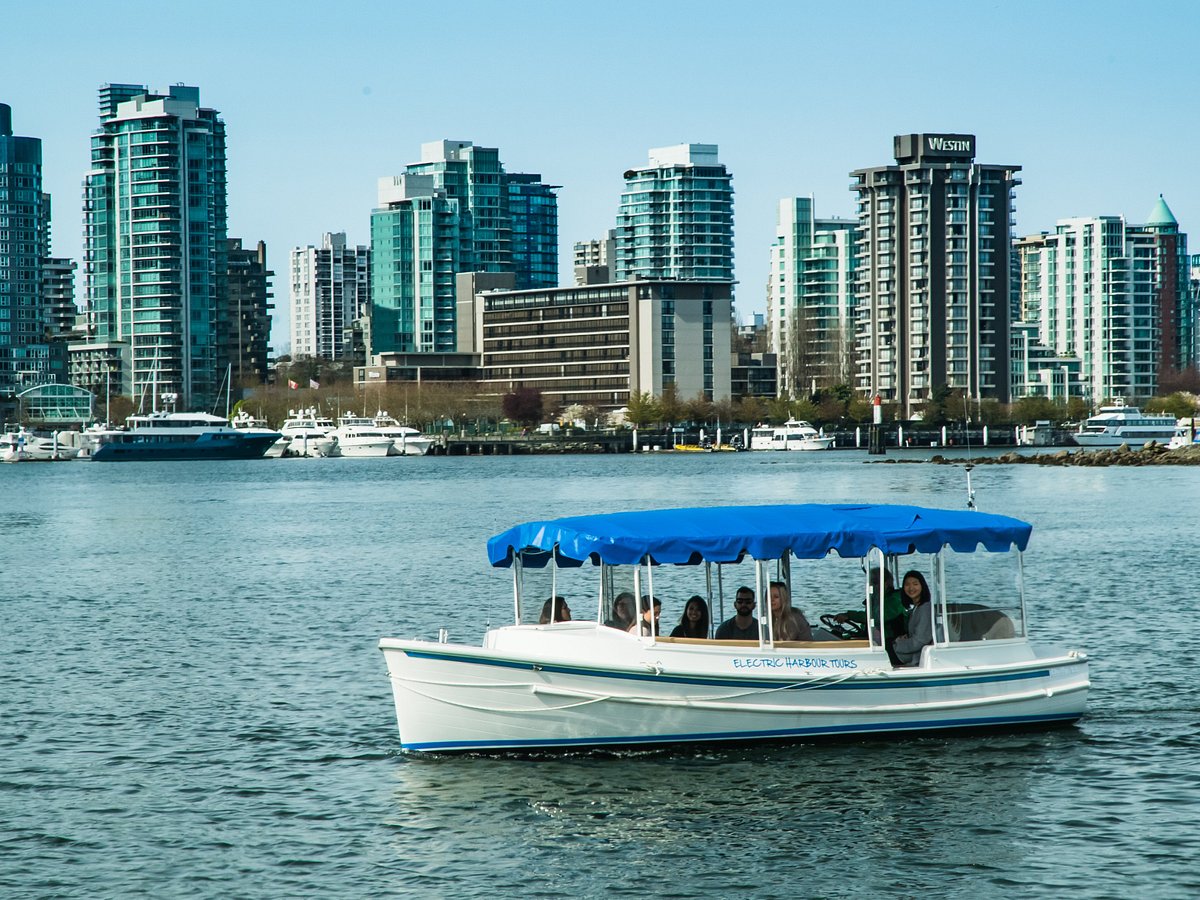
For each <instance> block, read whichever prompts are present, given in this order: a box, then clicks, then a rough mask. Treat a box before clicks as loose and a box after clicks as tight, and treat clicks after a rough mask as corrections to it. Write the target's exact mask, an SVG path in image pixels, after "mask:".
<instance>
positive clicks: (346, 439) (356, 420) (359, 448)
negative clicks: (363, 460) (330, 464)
mask: <svg viewBox="0 0 1200 900" xmlns="http://www.w3.org/2000/svg"><path fill="white" fill-rule="evenodd" d="M332 437H334V438H336V439H337V444H336V446H335V447H334V449H333V453H332V455H333V456H387V455H388V454H389V453H390V452H391V449H392V439H391V438H390V437H388V436H387V435H385V434H384V433H383V432H382V431H380V430H379V428H378V427H376V425H375V421H374V420H373V419H368V418H367V417H366V416H355V415H347V416H341V417H340V418H339V419H338V425H337V428H335V429H334V430H333V432H332Z"/></svg>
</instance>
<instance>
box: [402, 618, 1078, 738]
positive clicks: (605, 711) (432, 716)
mask: <svg viewBox="0 0 1200 900" xmlns="http://www.w3.org/2000/svg"><path fill="white" fill-rule="evenodd" d="M597 631H599V632H600V634H597ZM609 631H611V630H610V629H602V628H600V629H598V627H597V626H595V625H594V624H587V625H583V624H572V625H558V626H549V627H548V628H547V627H541V626H515V627H512V628H508V629H497V630H496V631H493V632H491V633H489V635H488V641H487V642H486V643H487V645H488V646H485V647H483V648H479V647H466V646H458V645H451V644H440V643H432V642H425V641H403V640H395V639H386V638H385V639H384V640H383V641H381V642H380V649H381V650H382V651H383V653H384V656H385V658H386V660H387V665H388V671H389V674H390V677H391V681H392V689H393V697H394V700H395V707H396V717H397V723H398V725H399V730H400V740H401V744H402V745H403V747H404V748H405V749H406V750H415V751H463V750H504V749H532V748H554V747H559V748H566V747H598V746H629V745H639V744H663V743H696V742H701V743H704V742H724V741H754V740H786V739H803V738H813V737H819V736H831V735H845V734H871V733H879V732H898V731H926V730H941V729H950V728H981V727H994V726H1002V725H1007V726H1013V725H1031V724H1038V723H1041V724H1051V723H1058V722H1069V721H1073V720H1074V719H1077V718H1078V717H1079V716H1081V715H1082V714H1083V712H1084V705H1085V701H1086V694H1087V688H1088V675H1087V662H1086V656H1083V655H1081V654H1075V653H1073V652H1072V653H1068V652H1066V651H1053V652H1051V653H1049V654H1037V653H1035V652H1034V650H1033V649H1032V647H1031V645H1030V644H1029V643H1028V642H1027V641H1025V640H1023V639H1019V640H1010V641H993V642H989V643H988V645H987V646H981V645H978V644H976V645H972V646H971V647H966V646H961V647H954V646H940V647H935V648H930V649H929V650H927V651H926V658H925V661H924V663H923V665H922V666H921V667H919V668H912V669H893V668H892V667H891V665H890V664H889V662H888V659H887V656H886V655H885V654H884V653H883V652H882V651H881V650H870V649H867V648H866V647H865V646H857V647H851V646H849V645H845V646H839V645H837V644H819V643H818V644H806V645H794V646H788V647H786V648H783V647H779V648H774V649H769V648H768V649H760V648H759V647H758V646H757V645H751V644H749V643H746V644H742V645H736V644H726V643H724V642H722V643H721V644H716V643H714V642H711V641H708V642H702V643H699V644H685V643H668V642H659V643H656V644H650V643H648V642H647V641H646V640H644V639H639V638H636V637H633V636H629V635H626V634H624V633H623V632H617V631H611V634H605V632H609ZM529 635H532V636H533V638H534V640H533V641H532V642H531V641H530V640H529V639H528V637H527V636H529ZM496 645H504V649H501V648H500V647H499V646H496Z"/></svg>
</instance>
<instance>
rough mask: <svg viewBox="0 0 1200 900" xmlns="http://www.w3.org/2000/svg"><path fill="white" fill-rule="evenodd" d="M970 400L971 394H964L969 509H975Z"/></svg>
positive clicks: (964, 430)
mask: <svg viewBox="0 0 1200 900" xmlns="http://www.w3.org/2000/svg"><path fill="white" fill-rule="evenodd" d="M970 402H971V401H970V395H969V394H963V434H964V435H965V436H966V439H967V464H966V466H964V468H965V469H966V470H967V509H975V508H976V506H975V489H974V488H973V487H971V470H972V469H974V468H975V463H973V462H971V410H970V406H969V404H970Z"/></svg>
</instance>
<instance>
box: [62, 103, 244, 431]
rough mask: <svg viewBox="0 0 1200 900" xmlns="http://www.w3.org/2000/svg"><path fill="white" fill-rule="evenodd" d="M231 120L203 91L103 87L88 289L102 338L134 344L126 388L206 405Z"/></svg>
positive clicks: (222, 322)
mask: <svg viewBox="0 0 1200 900" xmlns="http://www.w3.org/2000/svg"><path fill="white" fill-rule="evenodd" d="M227 251H228V245H227V243H226V181H225V123H224V122H223V121H222V120H221V119H220V118H219V115H218V113H217V111H216V110H215V109H208V108H205V107H202V106H200V89H199V88H196V87H189V86H186V85H172V86H171V87H170V88H169V89H168V90H167V91H166V92H165V93H152V92H151V91H149V90H147V88H146V87H144V86H142V85H132V84H109V85H105V86H104V87H102V88H101V89H100V128H99V130H97V131H96V132H95V133H94V134H93V135H92V170H91V171H90V172H88V174H87V176H86V178H85V181H84V265H83V270H84V272H83V274H84V290H85V297H86V309H87V316H88V324H89V331H90V332H91V333H92V334H93V335H94V337H95V340H96V341H98V342H101V343H104V344H106V345H108V344H118V345H122V346H123V347H124V348H125V349H124V351H123V354H122V355H123V356H124V358H125V360H126V361H127V362H126V364H123V365H122V366H121V367H120V378H121V385H120V390H121V393H124V394H129V395H131V396H133V397H134V398H135V399H139V400H141V399H142V398H145V405H146V406H147V407H148V406H149V405H150V403H151V399H150V398H151V396H152V395H154V396H155V399H156V398H157V396H158V395H161V394H163V393H164V392H170V393H174V394H176V395H177V396H178V400H179V403H180V405H181V406H182V407H184V408H199V409H202V408H207V407H210V406H212V405H213V403H214V402H215V401H216V399H217V397H218V395H219V394H220V393H221V391H222V386H223V382H224V379H225V371H226V363H227V358H226V355H225V353H224V350H225V347H224V346H223V336H224V335H226V334H227V333H228V322H227V319H228V315H229V311H228V289H227V272H228V268H227Z"/></svg>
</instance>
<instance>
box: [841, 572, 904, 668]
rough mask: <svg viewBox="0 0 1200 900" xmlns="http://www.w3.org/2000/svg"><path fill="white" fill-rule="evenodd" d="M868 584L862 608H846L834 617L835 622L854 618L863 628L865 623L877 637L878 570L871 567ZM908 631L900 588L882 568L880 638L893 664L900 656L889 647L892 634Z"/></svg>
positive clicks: (897, 662) (892, 637) (896, 662)
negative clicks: (869, 583) (867, 597)
mask: <svg viewBox="0 0 1200 900" xmlns="http://www.w3.org/2000/svg"><path fill="white" fill-rule="evenodd" d="M870 579H871V588H870V600H869V601H863V603H864V605H865V606H866V609H863V610H857V609H850V610H846V612H842V613H838V614H837V615H836V616H834V619H835V620H836V621H837V622H839V623H844V622H854V623H855V624H857V625H858V626H859V627H861V628H862V629H863V630H864V631H866V629H867V628H868V627H869V628H870V629H871V630H872V631H873V632H874V633H875V639H876V640H879V630H878V629H877V628H876V627H875V617H876V616H877V615H878V614H879V570H878V569H872V570H871V574H870ZM907 632H908V615H907V613H906V612H905V610H904V601H903V600H902V599H901V596H900V591H898V590H896V585H895V583H894V582H893V581H892V573H891V572H890V571H889V570H887V569H884V571H883V638H884V648H885V649H886V650H887V653H888V657H889V658H890V659H891V660H892V664H893V665H899V664H900V660H899V659H898V658H897V657H896V656H895V652H894V651H893V650H892V642H893V641H894V640H896V637H897V636H898V635H901V634H906V633H907Z"/></svg>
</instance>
